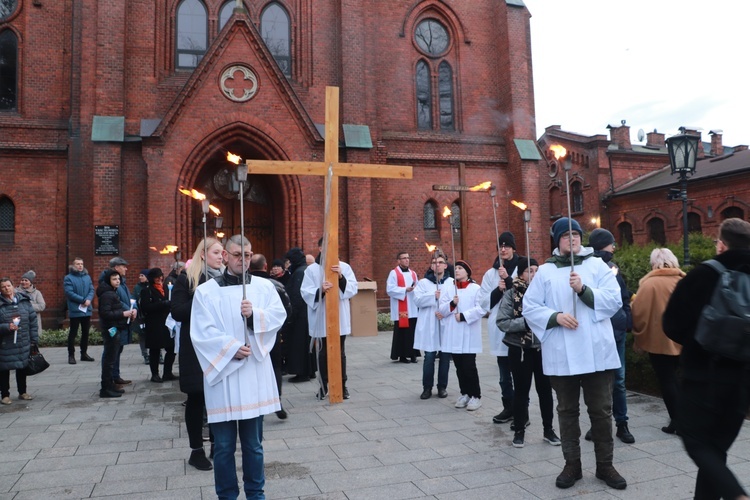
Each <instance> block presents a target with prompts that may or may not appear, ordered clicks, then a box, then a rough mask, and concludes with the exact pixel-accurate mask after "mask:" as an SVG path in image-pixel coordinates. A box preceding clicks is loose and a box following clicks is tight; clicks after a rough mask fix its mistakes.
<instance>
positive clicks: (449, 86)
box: [438, 61, 455, 130]
mask: <svg viewBox="0 0 750 500" xmlns="http://www.w3.org/2000/svg"><path fill="white" fill-rule="evenodd" d="M438 91H439V92H440V130H455V127H454V126H453V70H452V69H451V65H450V64H448V62H447V61H443V62H441V63H440V66H439V67H438Z"/></svg>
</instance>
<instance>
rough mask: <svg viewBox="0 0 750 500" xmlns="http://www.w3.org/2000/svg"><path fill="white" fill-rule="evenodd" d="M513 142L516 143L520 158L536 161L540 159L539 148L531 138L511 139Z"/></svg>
mask: <svg viewBox="0 0 750 500" xmlns="http://www.w3.org/2000/svg"><path fill="white" fill-rule="evenodd" d="M513 142H514V143H515V144H516V149H517V150H518V154H519V155H521V159H522V160H531V161H538V160H541V159H542V155H541V154H539V148H537V147H536V142H534V141H532V140H531V139H513Z"/></svg>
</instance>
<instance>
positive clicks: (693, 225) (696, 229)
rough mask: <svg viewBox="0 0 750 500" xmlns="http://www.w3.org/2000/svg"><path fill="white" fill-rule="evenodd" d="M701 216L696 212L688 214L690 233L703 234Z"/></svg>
mask: <svg viewBox="0 0 750 500" xmlns="http://www.w3.org/2000/svg"><path fill="white" fill-rule="evenodd" d="M702 232H703V228H702V227H701V216H700V215H698V214H697V213H695V212H688V233H702Z"/></svg>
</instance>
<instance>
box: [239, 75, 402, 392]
mask: <svg viewBox="0 0 750 500" xmlns="http://www.w3.org/2000/svg"><path fill="white" fill-rule="evenodd" d="M325 118H326V123H325V132H326V135H325V157H324V160H323V162H311V161H274V160H270V161H269V160H247V161H246V162H245V163H247V172H248V174H275V175H281V174H289V175H319V176H326V175H327V174H328V171H329V169H330V170H331V171H332V175H331V180H330V189H326V205H327V206H328V207H329V210H328V211H327V213H326V216H325V234H326V241H327V243H328V244H327V248H325V249H324V252H323V254H324V256H325V262H324V263H323V273H324V276H325V279H326V281H330V282H331V283H333V284H334V288H332V289H331V291H332V292H334V293H330V294H327V297H333V299H331V300H325V311H326V339H327V340H328V341H327V342H326V344H327V354H328V398H329V401H330V402H331V403H340V402H342V401H343V400H344V397H343V390H344V388H343V386H342V385H341V346H340V343H339V335H340V327H339V300H338V293H335V292H336V291H337V290H338V276H337V275H335V273H333V272H332V271H331V267H332V266H336V265H338V263H339V255H338V248H339V179H338V178H339V177H373V178H381V179H411V176H412V173H411V167H407V166H385V165H371V164H356V163H339V89H338V87H326V113H325ZM321 300H323V299H321Z"/></svg>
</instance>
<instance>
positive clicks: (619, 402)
mask: <svg viewBox="0 0 750 500" xmlns="http://www.w3.org/2000/svg"><path fill="white" fill-rule="evenodd" d="M589 246H590V247H591V248H593V249H594V256H595V257H599V258H600V259H602V260H603V261H604V262H606V263H607V265H608V266H609V268H610V269H611V270H612V272H613V273H614V274H615V278H616V279H617V284H618V285H620V295H621V296H622V307H621V308H620V309H619V310H618V311H617V313H615V315H614V316H612V317H611V318H610V321H611V322H612V329H613V330H614V333H615V342H616V343H617V354H618V355H619V356H620V368H619V369H617V370H615V378H614V382H613V384H612V417H613V418H614V419H615V426H616V427H617V432H616V434H615V435H616V436H617V437H618V438H619V439H620V441H622V442H623V443H627V444H633V443H635V437H634V436H633V434H632V433H631V432H630V429H629V428H628V401H627V393H626V392H625V335H626V332H627V331H628V330H630V329H631V328H632V327H633V316H632V314H631V312H630V296H631V293H630V291H629V290H628V286H627V284H626V283H625V280H624V279H623V277H622V274H620V272H619V268H618V267H617V265H616V264H615V263H614V262H612V257H613V255H614V252H615V237H614V236H613V235H612V233H610V232H609V231H607V230H606V229H603V228H596V229H594V230H593V231H591V234H590V235H589ZM591 439H592V436H591V430H589V431H588V432H587V433H586V440H588V441H591Z"/></svg>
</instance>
